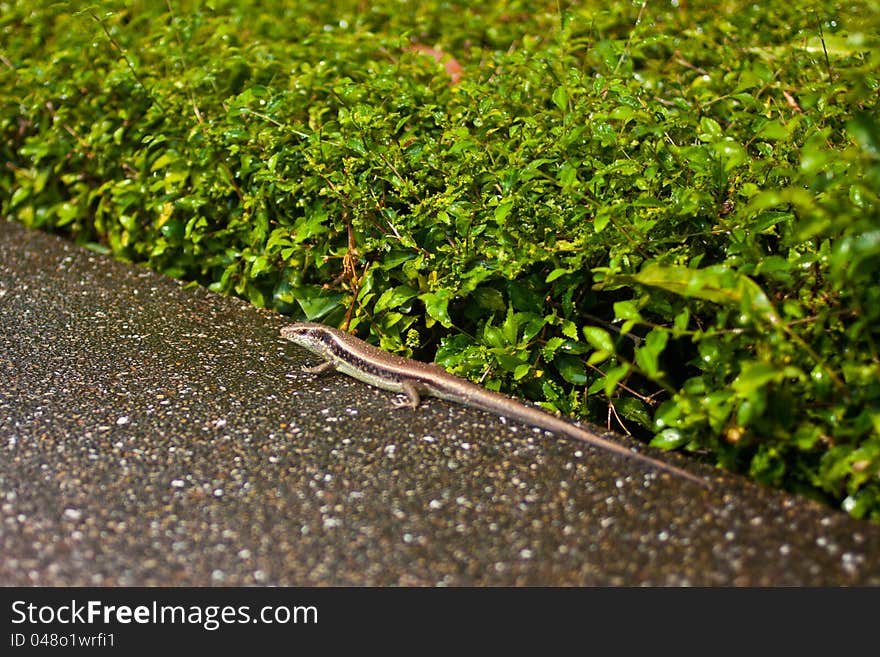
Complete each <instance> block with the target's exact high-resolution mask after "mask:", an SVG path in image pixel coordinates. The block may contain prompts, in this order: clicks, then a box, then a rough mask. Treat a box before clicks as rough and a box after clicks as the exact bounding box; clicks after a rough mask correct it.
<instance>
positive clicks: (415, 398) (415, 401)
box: [391, 379, 422, 408]
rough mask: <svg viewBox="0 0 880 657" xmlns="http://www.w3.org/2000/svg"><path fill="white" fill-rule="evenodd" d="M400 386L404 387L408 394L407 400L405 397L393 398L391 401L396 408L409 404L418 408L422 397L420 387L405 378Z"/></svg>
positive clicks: (404, 391)
mask: <svg viewBox="0 0 880 657" xmlns="http://www.w3.org/2000/svg"><path fill="white" fill-rule="evenodd" d="M400 386H401V387H402V388H403V394H404V395H406V400H403V399H397V398H395V399H392V400H391V403H392V404H393V405H394V406H395V408H400V407H402V406H409V407H410V408H418V406H419V404H420V403H421V401H422V399H421V397H420V396H419V389H418V387H417V386H416V384H414V383H413V382H412V381H408V380H406V379H404V380H403V381H401V383H400Z"/></svg>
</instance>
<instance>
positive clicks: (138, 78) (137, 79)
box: [88, 9, 165, 112]
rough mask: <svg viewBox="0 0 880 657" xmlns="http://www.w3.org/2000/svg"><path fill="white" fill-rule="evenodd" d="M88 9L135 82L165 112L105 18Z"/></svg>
mask: <svg viewBox="0 0 880 657" xmlns="http://www.w3.org/2000/svg"><path fill="white" fill-rule="evenodd" d="M88 11H89V14H90V15H91V17H92V18H93V19H94V20H95V22H96V23H98V25H100V26H101V29H102V30H103V31H104V34H105V35H106V37H107V40H108V41H109V42H110V45H111V46H113V47H114V48H116V50H117V51H118V52H119V54H120V56H121V57H122V59H123V60H125V64H126V65H127V66H128V70H129V71H131V74H132V76H133V77H134V79H135V82H137V83H138V84H139V85H141V88H142V89H143V90H144V91H146V92H147V95H148V96H149V97H150V100H152V101H153V102H154V103H155V104H156V107H158V108H159V109H160V110H161V111H163V112H164V111H165V108H164V107H162V103H160V102H159V101H158V100H156V97H155V96H153V94H152V93H150V89H149V88H148V87H147V85H146V84H144V81H143V80H141V76H139V75H138V72H137V71H136V70H135V68H134V64H132V63H131V60H130V59H129V58H128V55H126V54H125V50H124V49H123V48H122V46H120V45H119V44H118V43H117V42H116V39H114V38H113V35H112V34H110V30H108V29H107V26H106V25H105V24H104V20H103V19H101V18H98V16H97V15H96V14H95V12H93V11H92V10H91V9H89V10H88Z"/></svg>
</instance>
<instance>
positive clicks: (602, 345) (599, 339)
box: [581, 326, 614, 354]
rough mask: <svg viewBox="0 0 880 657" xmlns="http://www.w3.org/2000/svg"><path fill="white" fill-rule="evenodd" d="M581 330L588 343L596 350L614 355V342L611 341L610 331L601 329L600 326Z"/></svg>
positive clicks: (586, 327)
mask: <svg viewBox="0 0 880 657" xmlns="http://www.w3.org/2000/svg"><path fill="white" fill-rule="evenodd" d="M581 330H582V332H583V334H584V337H585V338H586V340H587V342H589V343H590V345H591V346H592V347H593V348H594V349H598V350H600V351H605V352H608V353H612V354H613V353H614V340H612V339H611V334H609V333H608V331H606V330H605V329H603V328H599V327H598V326H585V327H584V328H583V329H581Z"/></svg>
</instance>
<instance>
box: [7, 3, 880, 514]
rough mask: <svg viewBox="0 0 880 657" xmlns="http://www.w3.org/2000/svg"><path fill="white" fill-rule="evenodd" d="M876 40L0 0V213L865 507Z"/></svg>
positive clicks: (716, 9)
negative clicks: (353, 331)
mask: <svg viewBox="0 0 880 657" xmlns="http://www.w3.org/2000/svg"><path fill="white" fill-rule="evenodd" d="M472 4H476V5H477V6H471V5H472ZM878 35H880V9H878V6H877V3H876V2H871V1H867V0H861V1H857V2H852V3H836V2H818V1H815V0H814V1H808V2H801V3H792V2H783V1H781V0H780V1H773V2H765V3H752V2H733V1H728V2H720V3H717V2H712V3H702V2H687V3H685V2H683V1H682V2H650V3H647V2H645V3H642V2H625V1H621V0H616V1H614V2H605V3H599V2H583V3H571V2H557V1H556V0H552V1H546V2H541V1H538V0H535V1H534V2H528V1H525V0H519V1H514V2H492V3H466V2H442V1H434V2H406V1H403V0H399V1H395V0H384V1H381V2H372V3H364V2H341V3H339V2H337V3H325V2H317V1H316V2H311V1H309V2H246V1H240V2H231V1H229V0H211V1H207V2H200V3H196V2H186V1H182V0H169V1H168V2H167V3H160V2H121V1H120V2H110V3H107V2H102V3H92V4H87V3H75V2H69V3H64V2H60V3H59V2H54V3H49V2H36V3H35V2H33V1H31V0H15V1H12V2H9V1H7V2H0V132H2V139H0V158H2V162H3V166H2V168H0V189H2V196H0V211H2V214H3V215H4V216H7V217H11V218H12V219H14V220H17V221H21V222H23V223H24V224H26V225H28V226H33V227H39V228H42V229H46V230H52V231H57V232H62V233H64V234H67V235H69V236H71V237H72V238H73V239H76V240H77V241H79V242H81V243H86V244H89V245H91V246H92V248H96V249H100V250H104V251H105V252H111V253H113V254H114V255H115V256H117V257H121V258H125V259H129V260H131V261H138V262H146V263H148V264H149V266H151V267H153V268H155V269H157V270H159V271H161V272H164V273H166V274H169V275H171V276H176V277H182V278H185V279H189V280H193V281H198V282H200V283H202V284H205V285H207V286H209V287H210V288H211V289H212V290H216V291H220V292H226V293H234V294H238V295H241V296H243V297H245V298H247V299H249V300H251V301H252V302H253V303H255V304H258V305H265V306H271V307H274V308H277V309H278V310H280V311H281V312H284V313H287V314H290V315H294V316H297V317H307V318H309V319H312V320H318V321H323V322H326V323H329V324H335V325H348V326H350V328H352V329H356V330H358V332H359V333H360V334H361V335H362V336H364V337H368V336H372V339H373V340H374V341H376V342H377V343H379V344H381V345H382V346H383V347H385V348H387V349H390V350H398V351H404V352H408V353H413V352H415V355H417V356H419V357H422V358H431V357H435V358H436V360H437V361H438V362H440V363H442V364H443V365H444V366H446V367H447V368H449V369H451V370H453V371H455V372H457V373H459V374H462V375H465V376H469V377H472V378H480V377H485V380H484V383H485V384H486V385H488V386H490V387H494V388H496V389H504V390H507V391H510V392H513V393H516V394H520V395H522V396H526V397H530V398H532V399H536V400H539V401H541V403H542V404H543V405H545V406H546V407H548V408H551V409H558V410H561V411H563V412H565V413H572V414H577V415H580V416H582V417H592V418H593V419H594V421H599V422H600V423H603V424H605V423H609V424H610V426H611V427H612V428H615V429H618V430H625V431H632V432H633V433H635V434H637V435H643V436H652V437H653V444H655V445H659V446H662V447H666V448H685V449H688V450H691V451H695V452H699V453H702V454H703V455H704V458H706V459H707V460H710V461H712V462H717V463H720V464H722V465H723V466H725V467H728V468H731V469H735V470H739V471H744V472H748V473H750V474H751V475H752V476H753V477H754V478H756V479H758V480H759V481H762V482H766V483H770V484H774V485H781V486H785V487H788V488H790V489H796V490H801V491H803V492H807V493H809V494H813V495H816V496H822V497H824V498H825V499H827V500H828V501H830V502H831V503H834V504H842V505H843V507H844V508H845V509H847V510H848V511H849V512H850V513H852V514H854V515H856V516H867V517H872V518H875V519H877V518H880V474H878V473H880V273H878V272H880V200H878V190H880V127H878V118H877V117H878V107H877V106H878V97H880V93H878V75H880V62H878V56H880V50H878Z"/></svg>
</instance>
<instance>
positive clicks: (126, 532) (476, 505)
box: [0, 220, 880, 586]
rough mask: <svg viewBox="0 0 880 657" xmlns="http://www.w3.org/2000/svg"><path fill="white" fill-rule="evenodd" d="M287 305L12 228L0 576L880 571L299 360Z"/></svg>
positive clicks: (872, 554)
mask: <svg viewBox="0 0 880 657" xmlns="http://www.w3.org/2000/svg"><path fill="white" fill-rule="evenodd" d="M285 323H286V320H285V318H283V317H281V316H279V315H277V314H275V313H270V312H268V311H264V310H259V309H256V308H253V307H251V306H249V305H247V304H245V303H243V302H241V301H239V300H236V299H231V298H227V297H221V296H217V295H213V294H211V293H209V292H206V291H205V290H203V289H200V288H193V287H185V286H184V285H182V284H181V283H179V282H176V281H173V280H169V279H167V278H164V277H162V276H158V275H156V274H154V273H152V272H149V271H147V270H145V269H142V268H139V267H136V266H132V265H127V264H122V263H118V262H115V261H113V260H112V259H110V258H107V257H103V256H99V255H96V254H94V253H92V252H89V251H87V250H84V249H81V248H79V247H77V246H75V245H72V244H70V243H67V242H65V241H62V240H60V239H58V238H56V237H53V236H50V235H45V234H42V233H39V232H35V231H29V230H26V229H24V228H22V227H20V226H18V225H16V224H11V223H7V222H4V221H2V220H0V585H61V586H65V585H148V586H149V585H178V586H183V585H361V584H364V585H642V584H648V585H686V584H690V585H850V584H872V585H877V584H880V527H878V526H876V525H873V524H869V523H867V522H863V521H857V520H853V519H851V518H849V517H848V516H846V515H845V514H843V513H841V512H838V511H834V510H831V509H828V508H825V507H823V506H821V505H819V504H817V503H814V502H812V501H809V500H806V499H803V498H798V497H795V496H791V495H788V494H784V493H782V492H779V491H775V490H771V489H768V488H765V487H762V486H758V485H754V484H751V483H749V482H747V481H745V480H743V479H742V478H740V477H736V476H733V475H727V474H722V473H716V472H713V471H712V470H710V469H708V468H707V467H705V466H702V465H700V464H696V463H693V462H691V461H688V460H687V459H686V458H684V457H680V456H678V455H672V456H669V457H666V458H669V459H670V460H673V461H674V462H675V463H677V464H683V465H684V467H686V468H688V469H690V470H692V471H694V472H697V473H701V474H704V475H705V476H707V478H708V479H709V480H710V481H711V482H712V486H711V488H708V489H701V488H700V487H698V486H695V485H693V484H691V483H689V482H687V481H683V480H679V479H673V478H670V477H669V476H668V475H660V476H658V475H656V474H655V473H652V472H646V471H644V470H643V469H641V468H640V467H638V466H637V465H636V464H633V463H630V462H628V461H624V460H621V459H619V458H616V457H614V456H610V455H608V454H605V453H602V452H600V451H596V450H594V449H592V448H588V447H585V446H583V445H581V444H578V443H576V442H573V441H570V440H565V439H559V438H556V437H554V436H552V435H550V434H546V433H542V432H538V431H536V430H533V429H529V428H526V427H523V426H519V425H516V424H514V423H510V422H505V421H503V420H501V419H499V418H496V417H493V416H491V415H488V414H486V413H482V412H479V411H474V410H469V409H464V408H461V407H457V406H455V405H452V404H449V403H446V402H442V401H438V400H428V401H426V402H425V403H424V404H423V406H422V407H420V408H419V409H417V410H415V411H413V410H411V409H393V408H392V407H391V403H390V399H389V397H390V395H389V393H386V392H382V391H378V390H374V389H372V388H370V387H367V386H365V385H363V384H361V383H358V382H356V381H353V380H351V379H349V378H347V377H342V376H330V377H322V378H318V377H315V376H313V375H309V374H305V373H303V372H301V371H300V366H301V365H303V364H314V363H315V361H314V359H313V357H311V356H310V355H308V354H307V353H305V352H304V351H302V350H301V349H299V348H298V347H296V346H295V345H293V344H291V343H289V342H286V341H282V340H281V339H280V338H279V337H278V329H279V327H281V326H282V325H284V324H285Z"/></svg>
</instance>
